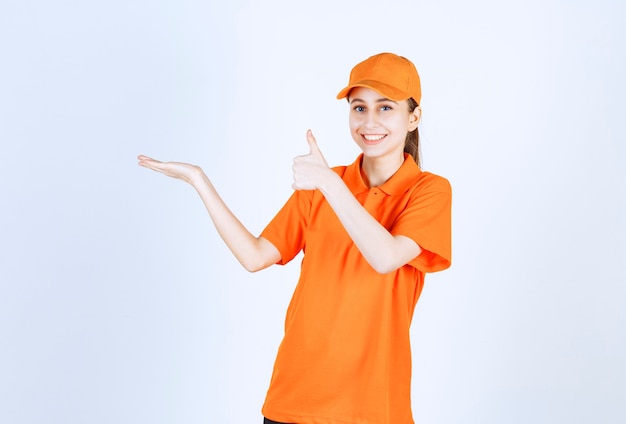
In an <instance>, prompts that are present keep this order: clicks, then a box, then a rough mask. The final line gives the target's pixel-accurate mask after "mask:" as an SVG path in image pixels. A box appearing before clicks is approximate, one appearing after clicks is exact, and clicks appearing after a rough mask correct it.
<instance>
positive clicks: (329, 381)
mask: <svg viewBox="0 0 626 424" xmlns="http://www.w3.org/2000/svg"><path fill="white" fill-rule="evenodd" d="M360 164H361V156H359V158H358V159H357V160H356V161H355V162H354V163H353V164H352V165H350V166H347V167H346V166H342V167H337V168H333V169H334V171H335V172H337V174H339V175H340V176H341V178H342V179H343V181H344V182H345V184H346V185H347V186H348V188H349V189H350V191H351V192H352V193H353V194H354V196H355V197H356V198H357V199H358V201H359V202H360V203H361V204H362V205H363V206H364V207H365V209H367V210H368V211H369V213H370V214H372V216H374V217H375V218H376V219H377V220H378V222H380V223H381V224H382V225H384V226H385V228H387V229H388V230H389V231H390V232H391V233H392V234H394V235H403V236H407V237H410V238H411V239H412V240H414V241H415V242H416V243H417V244H418V245H419V246H420V247H421V248H422V249H423V252H422V253H421V254H420V255H419V256H418V257H416V258H415V259H413V260H412V261H411V262H409V263H408V264H407V265H405V266H403V267H401V268H399V269H397V270H396V271H393V272H390V273H388V274H379V273H377V272H376V271H375V270H374V269H373V268H372V267H371V266H370V265H369V264H368V263H367V261H366V260H365V259H364V258H363V256H362V255H361V253H360V252H359V250H358V249H357V247H356V246H355V245H354V243H353V242H352V239H351V238H350V237H349V235H348V233H347V232H346V231H345V229H344V228H343V226H342V224H341V222H340V221H339V219H338V218H337V216H336V215H335V213H334V211H333V210H332V209H331V207H330V205H329V204H328V202H326V200H325V198H324V196H323V195H322V194H321V192H319V191H318V190H312V191H295V192H294V193H293V195H292V196H291V197H290V199H289V200H288V201H287V203H286V204H285V206H284V207H283V208H282V209H281V210H280V212H279V213H278V214H277V215H276V217H275V218H274V219H273V220H272V221H271V222H270V223H269V225H268V226H267V227H266V228H265V230H264V231H263V233H262V234H261V236H262V237H264V238H266V239H267V240H269V241H270V242H271V243H272V244H274V246H276V248H277V249H278V250H279V251H280V254H281V260H280V262H279V263H280V264H285V263H287V262H289V261H290V260H291V259H293V258H294V257H295V256H296V255H297V254H298V252H300V250H303V251H304V257H303V260H302V265H301V266H302V269H301V274H300V279H299V281H298V284H297V286H296V289H295V292H294V294H293V297H292V299H291V302H290V304H289V308H288V310H287V317H286V321H285V336H284V338H283V341H282V343H281V344H280V348H279V350H278V355H277V358H276V362H275V364H274V372H273V374H272V379H271V383H270V387H269V390H268V392H267V397H266V399H265V404H264V406H263V415H264V416H265V417H267V418H269V419H272V420H274V421H279V422H285V423H297V424H307V423H310V424H383V423H385V424H409V423H413V418H412V414H411V395H410V389H411V348H410V340H409V326H410V324H411V318H412V316H413V310H414V309H415V304H416V303H417V299H418V298H419V295H420V292H421V290H422V287H423V285H424V273H426V272H433V271H439V270H443V269H445V268H447V267H449V266H450V259H451V235H450V226H451V225H450V221H451V215H450V213H451V212H450V209H451V189H450V184H449V183H448V181H447V180H446V179H444V178H442V177H440V176H437V175H434V174H431V173H428V172H422V171H421V170H420V169H419V167H418V166H417V165H416V164H415V161H414V160H413V158H412V157H411V156H409V155H405V161H404V163H403V164H402V166H401V167H400V169H399V170H398V171H397V172H396V173H395V174H394V175H393V176H392V177H391V178H390V179H389V180H388V181H387V182H385V183H384V184H383V185H381V186H378V187H372V188H368V187H367V186H366V185H365V183H364V182H363V179H362V178H361V171H360Z"/></svg>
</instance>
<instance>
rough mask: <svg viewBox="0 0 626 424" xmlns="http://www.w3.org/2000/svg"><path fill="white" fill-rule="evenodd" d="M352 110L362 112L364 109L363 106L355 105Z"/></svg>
mask: <svg viewBox="0 0 626 424" xmlns="http://www.w3.org/2000/svg"><path fill="white" fill-rule="evenodd" d="M354 110H355V111H356V112H363V111H365V108H364V107H363V106H355V107H354Z"/></svg>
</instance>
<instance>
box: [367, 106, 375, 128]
mask: <svg viewBox="0 0 626 424" xmlns="http://www.w3.org/2000/svg"><path fill="white" fill-rule="evenodd" d="M364 123H365V126H366V127H375V126H376V124H377V123H378V116H377V115H376V110H373V109H368V110H367V112H366V113H365V117H364Z"/></svg>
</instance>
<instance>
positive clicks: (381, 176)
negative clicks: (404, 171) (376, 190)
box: [361, 152, 404, 187]
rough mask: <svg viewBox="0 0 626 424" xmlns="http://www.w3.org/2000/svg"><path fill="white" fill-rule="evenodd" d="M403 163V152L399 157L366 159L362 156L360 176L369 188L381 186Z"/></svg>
mask: <svg viewBox="0 0 626 424" xmlns="http://www.w3.org/2000/svg"><path fill="white" fill-rule="evenodd" d="M403 162H404V152H402V154H401V155H399V156H393V157H382V158H368V157H365V156H363V160H362V161H361V174H362V176H363V179H364V180H365V184H367V185H368V186H369V187H378V186H380V185H383V184H384V183H385V182H386V181H387V180H388V179H389V178H391V176H392V175H393V174H395V173H396V171H398V169H400V167H401V166H402V163H403Z"/></svg>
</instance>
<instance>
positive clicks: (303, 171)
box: [291, 130, 332, 190]
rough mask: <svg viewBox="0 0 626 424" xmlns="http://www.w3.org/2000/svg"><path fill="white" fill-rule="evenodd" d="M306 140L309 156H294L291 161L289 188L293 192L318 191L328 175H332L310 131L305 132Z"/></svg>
mask: <svg viewBox="0 0 626 424" xmlns="http://www.w3.org/2000/svg"><path fill="white" fill-rule="evenodd" d="M306 140H307V142H308V143H309V149H310V151H309V154H308V155H303V156H296V157H295V158H294V160H293V184H292V185H291V187H293V188H294V189H295V190H315V189H318V188H320V186H321V185H322V183H323V182H324V180H325V179H327V178H328V175H329V174H332V171H331V170H330V168H329V167H328V163H327V162H326V159H324V155H322V152H321V151H320V149H319V147H318V146H317V141H316V140H315V137H313V132H312V131H311V130H308V131H307V133H306Z"/></svg>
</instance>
